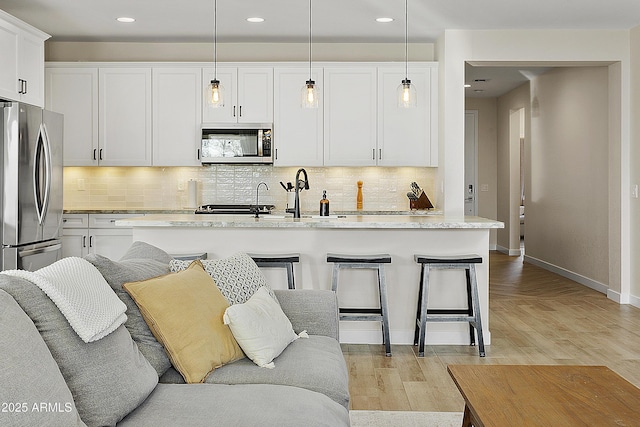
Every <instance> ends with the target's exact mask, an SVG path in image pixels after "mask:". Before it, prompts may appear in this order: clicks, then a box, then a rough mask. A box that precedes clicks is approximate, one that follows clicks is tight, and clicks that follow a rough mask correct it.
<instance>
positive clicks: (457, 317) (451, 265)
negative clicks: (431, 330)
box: [413, 255, 485, 357]
mask: <svg viewBox="0 0 640 427" xmlns="http://www.w3.org/2000/svg"><path fill="white" fill-rule="evenodd" d="M414 259H415V261H416V262H417V263H418V264H421V265H422V269H421V271H420V287H419V289H420V290H419V293H418V310H417V316H416V328H415V334H414V338H413V344H414V345H416V344H417V345H418V356H419V357H423V356H424V344H425V332H426V326H427V322H469V336H470V338H471V345H475V343H476V339H475V334H474V328H475V331H476V332H477V333H478V352H479V354H480V357H484V356H485V351H484V339H483V337H482V319H481V316H480V301H479V299H478V282H477V281H476V266H475V264H482V257H480V256H478V255H462V256H430V255H414ZM431 269H440V270H445V269H447V270H465V273H466V277H467V308H464V309H430V308H427V307H428V301H429V272H430V270H431ZM461 315H462V316H461Z"/></svg>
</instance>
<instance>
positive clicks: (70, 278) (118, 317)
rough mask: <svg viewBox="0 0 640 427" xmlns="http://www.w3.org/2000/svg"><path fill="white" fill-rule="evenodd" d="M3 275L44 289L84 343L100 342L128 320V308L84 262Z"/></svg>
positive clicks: (69, 261)
mask: <svg viewBox="0 0 640 427" xmlns="http://www.w3.org/2000/svg"><path fill="white" fill-rule="evenodd" d="M2 273H3V274H7V275H10V276H16V277H21V278H23V279H26V280H28V281H29V282H31V283H33V284H34V285H36V286H37V287H39V288H40V289H42V291H43V292H44V293H45V294H47V296H48V297H49V298H50V299H51V301H53V302H54V304H55V305H56V306H57V307H58V309H59V310H60V312H61V313H62V314H63V315H64V317H66V318H67V321H68V322H69V324H70V325H71V327H72V328H73V330H74V331H76V333H77V334H78V336H79V337H80V338H81V339H82V341H84V342H87V343H88V342H93V341H98V340H99V339H100V338H103V337H105V336H107V335H109V334H110V333H111V332H113V331H115V330H116V329H117V328H118V327H119V326H120V325H122V324H123V323H124V322H125V320H127V315H126V314H125V311H126V310H127V306H126V305H125V304H124V303H123V302H122V301H121V300H120V298H118V296H117V295H116V294H115V292H113V290H112V289H111V287H110V286H109V284H108V283H107V281H106V280H105V279H104V277H102V274H100V272H99V271H98V269H97V268H95V267H94V266H93V265H92V264H91V263H90V262H89V261H86V260H84V259H82V258H78V257H68V258H63V259H61V260H59V261H56V262H55V263H53V264H51V265H49V266H47V267H44V268H41V269H40V270H37V271H25V270H7V271H3V272H2Z"/></svg>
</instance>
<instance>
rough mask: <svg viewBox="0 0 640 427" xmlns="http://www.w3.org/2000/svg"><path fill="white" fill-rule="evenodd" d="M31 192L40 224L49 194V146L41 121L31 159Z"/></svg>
mask: <svg viewBox="0 0 640 427" xmlns="http://www.w3.org/2000/svg"><path fill="white" fill-rule="evenodd" d="M33 164H34V167H33V174H34V176H33V192H34V196H35V201H36V213H37V214H38V222H39V223H40V224H42V223H43V222H44V219H45V217H46V215H47V209H48V208H49V195H50V193H51V170H52V165H51V146H50V144H49V136H48V134H47V127H46V126H45V125H44V123H42V124H41V125H40V130H39V131H38V142H37V144H36V149H35V153H34V161H33Z"/></svg>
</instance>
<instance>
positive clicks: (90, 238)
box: [89, 236, 93, 248]
mask: <svg viewBox="0 0 640 427" xmlns="http://www.w3.org/2000/svg"><path fill="white" fill-rule="evenodd" d="M89 247H90V248H92V247H93V236H89Z"/></svg>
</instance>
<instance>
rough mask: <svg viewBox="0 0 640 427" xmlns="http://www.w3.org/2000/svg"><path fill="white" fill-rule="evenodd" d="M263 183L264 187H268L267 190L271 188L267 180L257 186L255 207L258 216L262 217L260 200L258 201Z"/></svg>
mask: <svg viewBox="0 0 640 427" xmlns="http://www.w3.org/2000/svg"><path fill="white" fill-rule="evenodd" d="M261 185H264V187H265V188H266V189H267V191H268V190H269V186H268V185H267V183H266V182H261V183H260V184H258V186H257V187H256V208H255V212H256V218H260V202H259V201H258V197H259V196H260V193H259V190H260V186H261Z"/></svg>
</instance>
